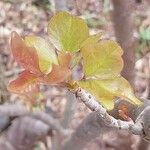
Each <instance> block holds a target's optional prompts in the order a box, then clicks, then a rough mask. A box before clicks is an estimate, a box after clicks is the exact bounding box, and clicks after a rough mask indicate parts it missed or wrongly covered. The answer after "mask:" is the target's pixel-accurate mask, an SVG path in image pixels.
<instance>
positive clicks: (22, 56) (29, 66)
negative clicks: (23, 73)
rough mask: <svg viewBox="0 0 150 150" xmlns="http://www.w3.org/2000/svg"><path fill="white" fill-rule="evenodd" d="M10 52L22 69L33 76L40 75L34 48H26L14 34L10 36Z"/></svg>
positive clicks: (21, 40)
mask: <svg viewBox="0 0 150 150" xmlns="http://www.w3.org/2000/svg"><path fill="white" fill-rule="evenodd" d="M11 50H12V53H13V56H14V58H15V60H16V61H17V63H19V64H20V65H21V66H22V67H23V68H24V69H26V70H28V71H30V72H32V73H35V74H41V72H40V69H39V64H38V55H37V52H36V50H35V48H31V47H27V46H26V45H25V43H24V41H23V39H22V38H21V37H20V36H19V35H18V34H17V33H16V32H12V34H11Z"/></svg>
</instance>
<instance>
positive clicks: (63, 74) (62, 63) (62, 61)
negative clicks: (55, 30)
mask: <svg viewBox="0 0 150 150" xmlns="http://www.w3.org/2000/svg"><path fill="white" fill-rule="evenodd" d="M71 59H72V55H71V54H70V53H60V54H58V61H59V65H53V69H52V71H51V72H50V73H49V74H48V75H47V76H44V77H42V78H39V82H41V83H44V84H58V83H62V82H65V80H66V79H67V78H68V77H69V76H70V75H71V70H70V68H69V66H70V61H71Z"/></svg>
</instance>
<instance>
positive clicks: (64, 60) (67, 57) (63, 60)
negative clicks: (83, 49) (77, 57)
mask: <svg viewBox="0 0 150 150" xmlns="http://www.w3.org/2000/svg"><path fill="white" fill-rule="evenodd" d="M72 58H73V55H72V54H71V53H68V52H67V53H59V54H58V61H59V65H61V66H64V67H68V68H69V67H70V62H71V60H72Z"/></svg>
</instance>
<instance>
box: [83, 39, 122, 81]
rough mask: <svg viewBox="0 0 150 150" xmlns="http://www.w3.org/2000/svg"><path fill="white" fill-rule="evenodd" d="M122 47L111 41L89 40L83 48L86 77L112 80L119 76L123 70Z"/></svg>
mask: <svg viewBox="0 0 150 150" xmlns="http://www.w3.org/2000/svg"><path fill="white" fill-rule="evenodd" d="M122 54H123V51H122V49H121V47H120V46H119V45H118V44H117V43H116V42H114V41H111V40H103V41H102V40H100V41H98V38H95V40H93V37H90V38H89V39H87V40H86V41H85V42H84V43H83V44H82V47H81V56H82V57H83V69H84V74H85V76H86V77H87V76H96V77H99V78H102V79H103V78H105V79H106V78H112V77H115V76H118V75H119V74H120V71H121V70H122V68H123V60H122V58H121V55H122Z"/></svg>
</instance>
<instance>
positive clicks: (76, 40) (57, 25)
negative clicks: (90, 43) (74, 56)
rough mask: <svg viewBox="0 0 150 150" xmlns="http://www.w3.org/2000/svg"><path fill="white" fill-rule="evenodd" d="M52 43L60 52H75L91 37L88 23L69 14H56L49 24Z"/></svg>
mask: <svg viewBox="0 0 150 150" xmlns="http://www.w3.org/2000/svg"><path fill="white" fill-rule="evenodd" d="M48 33H49V37H50V41H51V42H52V43H53V44H54V45H55V47H56V48H57V49H58V50H62V51H69V52H75V51H77V50H78V49H79V47H80V45H81V43H82V42H83V41H84V40H86V39H87V37H88V36H89V31H88V27H87V25H86V23H85V22H84V20H82V19H81V18H79V17H76V16H72V15H70V14H69V13H67V12H58V13H56V14H55V15H54V16H53V17H52V18H51V19H50V21H49V23H48Z"/></svg>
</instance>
